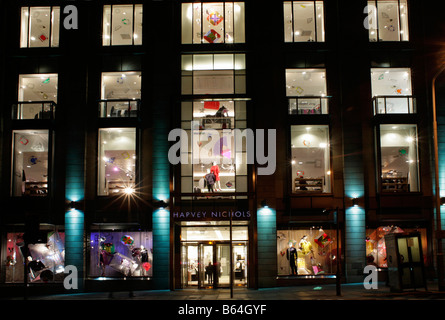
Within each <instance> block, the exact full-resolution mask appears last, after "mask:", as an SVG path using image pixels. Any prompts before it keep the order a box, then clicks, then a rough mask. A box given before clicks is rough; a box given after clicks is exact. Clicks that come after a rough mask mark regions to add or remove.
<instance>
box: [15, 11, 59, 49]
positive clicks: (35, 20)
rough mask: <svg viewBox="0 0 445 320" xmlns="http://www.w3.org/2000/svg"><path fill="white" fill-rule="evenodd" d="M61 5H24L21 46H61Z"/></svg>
mask: <svg viewBox="0 0 445 320" xmlns="http://www.w3.org/2000/svg"><path fill="white" fill-rule="evenodd" d="M59 29H60V7H22V8H21V25H20V47H21V48H42V47H58V46H59Z"/></svg>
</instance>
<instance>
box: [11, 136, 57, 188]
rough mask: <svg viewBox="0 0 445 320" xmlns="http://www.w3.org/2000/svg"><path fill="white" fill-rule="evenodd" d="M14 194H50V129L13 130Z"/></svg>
mask: <svg viewBox="0 0 445 320" xmlns="http://www.w3.org/2000/svg"><path fill="white" fill-rule="evenodd" d="M12 136H13V144H12V150H13V154H12V157H13V159H12V188H11V191H12V192H11V193H12V196H32V197H36V196H47V195H48V174H49V171H48V164H49V162H48V159H49V154H50V153H49V147H50V143H49V131H48V130H14V131H13V132H12Z"/></svg>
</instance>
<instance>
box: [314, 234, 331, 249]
mask: <svg viewBox="0 0 445 320" xmlns="http://www.w3.org/2000/svg"><path fill="white" fill-rule="evenodd" d="M314 242H315V243H316V244H318V246H319V247H320V248H324V247H325V246H327V245H328V244H329V243H331V238H330V237H329V236H328V235H327V234H326V233H323V234H322V235H321V236H320V237H318V239H315V240H314Z"/></svg>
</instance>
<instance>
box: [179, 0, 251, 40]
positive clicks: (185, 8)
mask: <svg viewBox="0 0 445 320" xmlns="http://www.w3.org/2000/svg"><path fill="white" fill-rule="evenodd" d="M244 41H245V32H244V2H211V3H208V2H203V3H200V2H194V3H183V4H182V43H184V44H188V43H190V44H191V43H244Z"/></svg>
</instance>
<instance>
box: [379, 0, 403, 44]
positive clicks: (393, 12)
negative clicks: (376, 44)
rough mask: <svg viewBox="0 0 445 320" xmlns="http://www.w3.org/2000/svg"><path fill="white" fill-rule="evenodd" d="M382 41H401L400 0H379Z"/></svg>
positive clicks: (380, 37)
mask: <svg viewBox="0 0 445 320" xmlns="http://www.w3.org/2000/svg"><path fill="white" fill-rule="evenodd" d="M377 11H378V12H377V14H378V24H379V40H380V41H400V29H399V22H400V21H399V4H398V1H397V0H395V1H377Z"/></svg>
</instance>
